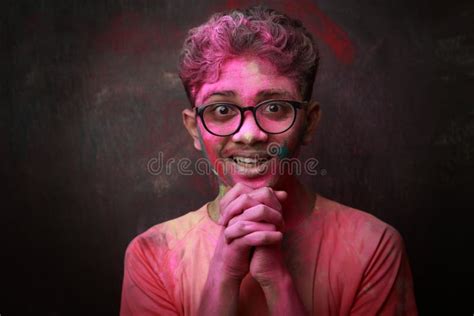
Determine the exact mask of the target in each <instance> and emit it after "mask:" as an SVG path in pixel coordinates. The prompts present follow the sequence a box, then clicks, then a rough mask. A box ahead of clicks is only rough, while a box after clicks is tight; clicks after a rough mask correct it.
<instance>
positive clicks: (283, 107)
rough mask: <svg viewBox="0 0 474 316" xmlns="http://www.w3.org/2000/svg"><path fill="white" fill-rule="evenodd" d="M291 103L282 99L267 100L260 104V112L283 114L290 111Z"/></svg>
mask: <svg viewBox="0 0 474 316" xmlns="http://www.w3.org/2000/svg"><path fill="white" fill-rule="evenodd" d="M291 110H292V106H291V104H289V103H287V102H284V101H274V102H269V103H267V104H265V105H263V106H262V109H261V111H262V113H264V114H265V115H284V114H287V113H288V112H291Z"/></svg>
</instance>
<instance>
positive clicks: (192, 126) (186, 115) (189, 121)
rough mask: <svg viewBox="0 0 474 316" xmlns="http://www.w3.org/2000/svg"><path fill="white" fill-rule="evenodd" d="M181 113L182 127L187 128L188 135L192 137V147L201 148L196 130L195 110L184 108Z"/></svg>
mask: <svg viewBox="0 0 474 316" xmlns="http://www.w3.org/2000/svg"><path fill="white" fill-rule="evenodd" d="M181 113H182V115H183V124H184V127H186V129H187V130H188V133H189V135H191V137H192V138H193V143H194V148H196V149H197V150H199V151H200V150H201V142H200V141H199V132H198V130H197V128H198V127H197V120H196V112H195V111H193V110H191V109H184V110H183V112H181Z"/></svg>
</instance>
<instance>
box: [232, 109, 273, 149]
mask: <svg viewBox="0 0 474 316" xmlns="http://www.w3.org/2000/svg"><path fill="white" fill-rule="evenodd" d="M267 139H268V134H267V133H265V132H264V131H262V130H261V129H260V127H258V125H257V122H255V117H254V116H253V114H252V113H251V112H250V111H247V112H246V113H244V121H243V123H242V126H241V127H240V129H239V131H238V132H237V133H235V134H234V135H232V141H234V142H236V143H244V144H247V145H251V144H253V143H258V142H265V141H266V140H267Z"/></svg>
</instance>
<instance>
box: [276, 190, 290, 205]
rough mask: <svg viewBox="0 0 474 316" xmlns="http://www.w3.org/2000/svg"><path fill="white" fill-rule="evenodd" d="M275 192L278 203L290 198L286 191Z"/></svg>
mask: <svg viewBox="0 0 474 316" xmlns="http://www.w3.org/2000/svg"><path fill="white" fill-rule="evenodd" d="M274 192H275V195H276V197H277V199H278V201H280V203H281V202H283V201H284V200H286V198H287V197H288V193H286V191H274Z"/></svg>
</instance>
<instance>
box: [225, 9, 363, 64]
mask: <svg viewBox="0 0 474 316" xmlns="http://www.w3.org/2000/svg"><path fill="white" fill-rule="evenodd" d="M253 4H256V2H255V1H250V0H228V1H227V3H226V9H234V8H243V7H247V6H250V5H253ZM268 5H269V6H270V7H272V8H275V9H276V10H279V11H282V12H284V13H286V14H288V15H290V16H292V17H296V18H299V19H300V20H301V21H302V22H303V24H304V25H305V26H306V28H307V29H308V30H309V31H310V32H311V33H312V34H314V35H315V36H316V37H317V38H318V39H320V40H321V41H322V42H324V43H325V44H326V45H327V46H328V47H329V49H330V50H331V51H332V52H333V53H334V56H335V57H336V58H337V59H338V60H339V61H340V62H342V63H343V64H352V63H353V62H354V58H355V47H354V44H353V43H352V41H351V40H350V38H349V36H348V35H347V33H346V32H345V31H344V30H343V29H342V28H341V27H340V26H339V25H337V24H336V23H335V22H334V21H332V20H331V19H330V18H329V17H328V16H327V15H326V14H324V12H323V11H322V10H321V9H319V7H318V6H317V5H316V4H315V3H313V2H312V1H311V0H300V1H295V2H290V1H285V2H284V3H281V2H275V3H272V2H270V3H269V4H268Z"/></svg>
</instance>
